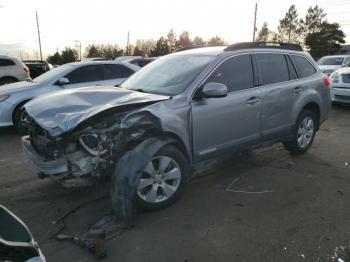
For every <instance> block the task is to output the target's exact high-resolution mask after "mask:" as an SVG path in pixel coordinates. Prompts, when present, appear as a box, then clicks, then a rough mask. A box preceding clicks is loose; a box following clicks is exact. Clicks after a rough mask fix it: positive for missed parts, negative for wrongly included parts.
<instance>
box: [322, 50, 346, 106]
mask: <svg viewBox="0 0 350 262" xmlns="http://www.w3.org/2000/svg"><path fill="white" fill-rule="evenodd" d="M317 64H318V67H319V68H320V69H321V71H322V72H323V73H324V74H326V75H328V76H330V79H331V82H332V86H331V98H332V102H333V103H341V104H350V55H332V56H324V57H322V58H321V59H319V60H318V61H317Z"/></svg>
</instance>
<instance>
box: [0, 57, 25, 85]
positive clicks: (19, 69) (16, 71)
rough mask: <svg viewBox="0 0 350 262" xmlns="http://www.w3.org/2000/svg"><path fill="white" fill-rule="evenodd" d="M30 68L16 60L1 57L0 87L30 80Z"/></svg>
mask: <svg viewBox="0 0 350 262" xmlns="http://www.w3.org/2000/svg"><path fill="white" fill-rule="evenodd" d="M29 78H30V76H29V69H28V67H27V66H26V65H25V64H24V63H22V62H21V61H19V60H18V59H16V58H13V57H9V56H5V55H0V86H1V85H5V84H9V83H14V82H18V81H23V80H27V79H29Z"/></svg>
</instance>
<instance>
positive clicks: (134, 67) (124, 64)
mask: <svg viewBox="0 0 350 262" xmlns="http://www.w3.org/2000/svg"><path fill="white" fill-rule="evenodd" d="M100 64H104V65H105V64H111V65H123V66H126V67H128V68H129V69H131V70H133V71H135V72H136V71H137V70H139V69H140V67H139V66H137V65H134V64H131V63H125V62H116V61H113V60H107V61H85V60H84V61H79V62H72V63H68V64H66V65H70V66H73V67H81V66H84V65H100Z"/></svg>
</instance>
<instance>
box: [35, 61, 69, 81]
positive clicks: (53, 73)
mask: <svg viewBox="0 0 350 262" xmlns="http://www.w3.org/2000/svg"><path fill="white" fill-rule="evenodd" d="M72 67H73V66H72V65H69V64H66V65H61V66H59V67H56V68H54V69H51V70H50V71H47V72H46V73H44V74H42V75H40V76H38V77H36V78H34V79H33V81H34V82H36V83H48V82H51V81H54V80H55V79H57V77H59V76H60V75H61V74H63V73H64V72H66V71H69V70H70V69H71V68H72Z"/></svg>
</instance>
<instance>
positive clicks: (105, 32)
mask: <svg viewBox="0 0 350 262" xmlns="http://www.w3.org/2000/svg"><path fill="white" fill-rule="evenodd" d="M256 2H257V3H258V19H257V25H258V27H260V26H261V25H262V23H263V22H264V21H266V22H267V23H268V25H269V28H270V29H272V30H275V29H276V27H277V25H278V21H279V19H280V18H282V17H283V16H284V14H285V12H286V11H287V9H288V8H289V6H290V5H292V4H295V5H296V7H297V10H298V12H299V15H301V16H303V15H304V14H305V12H306V9H307V8H308V7H309V6H310V5H315V4H319V5H320V6H321V7H323V8H324V9H325V11H326V13H328V20H329V21H330V22H339V23H341V24H342V29H343V30H344V32H345V33H346V34H347V35H349V36H350V18H349V14H350V0H333V1H332V0H319V1H306V0H291V1H290V0H283V1H282V0H280V1H278V0H259V1H256V0H242V1H234V0H210V1H208V0H201V1H195V0H177V1H169V0H125V1H120V0H81V1H78V0H0V54H6V53H7V54H9V55H13V56H19V55H20V50H21V52H22V56H25V55H26V51H25V50H28V49H34V50H35V49H38V40H37V32H36V21H35V11H36V10H37V11H38V14H39V21H40V30H41V36H42V48H43V52H44V54H45V55H47V54H50V53H53V52H54V51H55V50H56V48H58V49H59V50H61V49H63V48H64V47H65V46H71V47H73V46H74V40H79V41H81V42H82V46H83V48H84V47H85V46H87V45H88V44H92V43H111V44H114V43H116V44H119V45H120V46H125V45H126V38H127V32H128V31H130V41H131V42H134V41H136V40H137V39H142V38H154V39H156V38H158V37H160V36H161V35H166V34H167V33H168V31H169V29H171V28H173V29H174V31H175V32H176V33H178V34H179V33H181V32H182V31H184V30H186V31H189V32H190V36H191V37H194V36H196V35H198V36H201V37H203V38H205V39H206V38H209V37H211V36H215V35H219V36H222V37H223V38H224V39H225V40H226V41H227V42H229V43H233V42H238V41H251V40H252V31H253V15H254V5H255V3H256ZM347 41H348V42H350V37H347ZM27 55H28V54H27Z"/></svg>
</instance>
